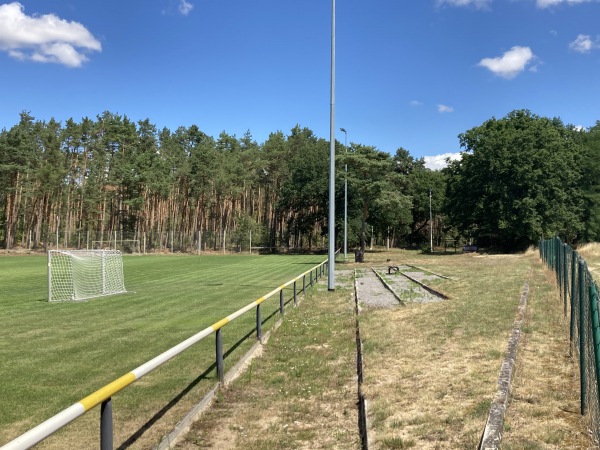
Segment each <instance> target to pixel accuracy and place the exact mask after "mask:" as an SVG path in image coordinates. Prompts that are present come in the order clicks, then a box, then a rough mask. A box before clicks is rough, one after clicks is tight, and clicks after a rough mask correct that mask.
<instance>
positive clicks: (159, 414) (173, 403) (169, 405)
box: [117, 297, 294, 450]
mask: <svg viewBox="0 0 600 450" xmlns="http://www.w3.org/2000/svg"><path fill="white" fill-rule="evenodd" d="M293 300H294V299H293V297H292V298H291V299H289V300H287V301H286V302H285V304H286V305H287V304H289V303H291V302H293ZM277 315H279V309H276V310H274V311H273V312H272V313H271V314H269V315H268V316H267V317H265V318H264V319H263V320H261V324H262V325H264V324H266V323H267V322H268V321H269V320H271V319H273V318H274V317H275V316H277ZM252 335H256V328H253V329H252V330H250V331H249V332H248V333H246V334H245V335H244V336H243V337H242V338H241V339H240V340H238V341H237V342H236V343H235V344H233V345H232V346H231V348H229V350H227V351H226V352H224V353H223V359H227V357H229V355H231V354H232V353H233V352H234V351H235V350H236V349H237V348H238V347H239V346H240V345H242V343H243V342H245V341H246V340H248V339H250V337H251V336H252ZM216 368H217V363H216V362H215V363H213V364H211V365H210V366H209V367H208V368H207V369H206V370H205V371H204V372H202V373H201V374H200V375H199V376H198V377H196V378H195V379H194V380H193V381H192V382H191V383H190V384H188V385H187V386H186V387H185V388H184V389H183V390H182V391H181V392H180V393H179V394H177V395H176V396H175V397H173V399H171V401H169V403H167V404H166V405H165V406H164V407H163V408H161V409H160V410H159V411H157V412H156V413H155V414H154V415H153V416H152V417H151V418H150V419H149V420H148V421H147V422H146V423H145V424H143V425H142V426H141V427H140V428H139V429H138V430H137V431H136V432H135V433H133V434H132V435H131V436H130V437H129V438H128V439H127V440H126V441H125V442H123V443H122V444H121V445H120V446H119V447H118V448H117V450H125V449H127V448H129V447H130V446H131V445H133V444H134V443H135V442H136V441H137V440H138V439H140V438H141V437H142V436H143V435H144V433H146V431H148V430H149V429H150V428H152V426H153V425H154V424H155V423H156V422H158V421H159V420H160V419H161V418H162V417H163V416H164V415H165V414H166V413H168V412H169V411H170V410H171V408H173V407H174V406H176V405H177V404H178V403H179V401H181V399H183V398H184V397H185V396H186V395H187V394H188V393H189V392H190V391H191V390H192V389H193V388H194V387H195V386H197V385H198V383H200V382H201V381H202V380H206V379H209V378H211V377H210V376H209V375H210V374H211V373H212V372H215V374H214V377H215V378H216Z"/></svg>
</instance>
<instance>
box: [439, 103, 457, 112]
mask: <svg viewBox="0 0 600 450" xmlns="http://www.w3.org/2000/svg"><path fill="white" fill-rule="evenodd" d="M437 109H438V112H439V113H451V112H454V108H453V107H452V106H447V105H437Z"/></svg>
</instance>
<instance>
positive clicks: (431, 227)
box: [429, 189, 433, 253]
mask: <svg viewBox="0 0 600 450" xmlns="http://www.w3.org/2000/svg"><path fill="white" fill-rule="evenodd" d="M429 243H430V248H431V253H433V218H432V216H431V189H429Z"/></svg>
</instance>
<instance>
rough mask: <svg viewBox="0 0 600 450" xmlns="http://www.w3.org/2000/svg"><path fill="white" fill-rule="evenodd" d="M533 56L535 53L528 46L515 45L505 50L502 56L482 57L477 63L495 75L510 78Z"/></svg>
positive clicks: (525, 65)
mask: <svg viewBox="0 0 600 450" xmlns="http://www.w3.org/2000/svg"><path fill="white" fill-rule="evenodd" d="M534 57H535V55H534V54H533V52H532V51H531V49H530V48H529V47H519V46H515V47H513V48H511V49H510V50H509V51H507V52H505V53H504V54H503V55H502V56H498V57H496V58H483V59H482V60H481V61H479V64H478V65H479V66H481V67H485V68H486V69H488V70H490V71H491V72H493V73H494V74H495V75H498V76H500V77H503V78H506V79H511V78H514V77H516V76H517V75H518V74H519V73H520V72H522V71H523V70H525V67H527V64H529V63H530V62H531V61H532V60H533V58H534ZM534 71H535V67H534Z"/></svg>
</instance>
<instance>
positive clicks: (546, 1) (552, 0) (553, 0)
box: [536, 0, 593, 9]
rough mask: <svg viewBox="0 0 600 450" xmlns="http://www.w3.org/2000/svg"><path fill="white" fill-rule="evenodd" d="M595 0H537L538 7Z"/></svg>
mask: <svg viewBox="0 0 600 450" xmlns="http://www.w3.org/2000/svg"><path fill="white" fill-rule="evenodd" d="M591 1H593V0H536V5H537V7H538V8H541V9H544V8H551V7H553V6H556V5H560V4H563V3H566V4H568V5H576V4H577V3H587V2H591Z"/></svg>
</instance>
